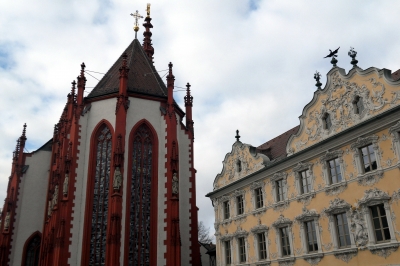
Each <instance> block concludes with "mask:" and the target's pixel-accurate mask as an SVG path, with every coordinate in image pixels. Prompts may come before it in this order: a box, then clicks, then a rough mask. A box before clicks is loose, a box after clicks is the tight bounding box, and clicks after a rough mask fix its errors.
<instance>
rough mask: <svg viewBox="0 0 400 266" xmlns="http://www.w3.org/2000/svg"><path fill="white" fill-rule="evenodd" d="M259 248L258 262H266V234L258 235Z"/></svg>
mask: <svg viewBox="0 0 400 266" xmlns="http://www.w3.org/2000/svg"><path fill="white" fill-rule="evenodd" d="M256 236H257V247H258V250H257V251H258V252H257V253H258V260H266V259H268V253H267V238H266V236H265V233H264V232H263V233H257V234H256Z"/></svg>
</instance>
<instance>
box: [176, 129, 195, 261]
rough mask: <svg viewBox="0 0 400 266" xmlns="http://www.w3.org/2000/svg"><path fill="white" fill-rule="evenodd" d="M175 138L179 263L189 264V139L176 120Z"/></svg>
mask: <svg viewBox="0 0 400 266" xmlns="http://www.w3.org/2000/svg"><path fill="white" fill-rule="evenodd" d="M177 139H178V144H179V225H180V233H181V242H182V247H181V264H182V265H190V263H189V261H190V257H191V250H190V249H189V247H190V245H191V243H190V227H191V226H190V225H191V220H190V217H191V215H190V214H191V213H190V202H189V201H190V198H191V196H192V195H191V194H192V193H191V192H190V191H189V189H190V188H191V187H192V185H191V183H190V180H189V178H190V177H191V172H190V158H189V156H190V150H189V149H190V139H189V136H188V135H187V134H186V133H185V130H184V129H181V125H180V123H179V122H178V131H177Z"/></svg>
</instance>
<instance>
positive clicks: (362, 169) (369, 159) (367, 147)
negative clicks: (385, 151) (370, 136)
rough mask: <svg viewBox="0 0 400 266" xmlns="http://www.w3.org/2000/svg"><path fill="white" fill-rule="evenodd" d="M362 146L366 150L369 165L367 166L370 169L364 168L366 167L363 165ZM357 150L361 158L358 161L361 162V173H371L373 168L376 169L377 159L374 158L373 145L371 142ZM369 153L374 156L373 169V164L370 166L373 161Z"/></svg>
mask: <svg viewBox="0 0 400 266" xmlns="http://www.w3.org/2000/svg"><path fill="white" fill-rule="evenodd" d="M370 147H371V149H372V153H371V152H370ZM364 148H366V150H367V156H368V164H369V165H370V166H369V167H370V170H368V171H366V170H365V168H366V167H365V162H364V156H365V155H364V153H363V151H362V150H363V149H364ZM358 152H359V154H360V155H359V156H360V158H361V160H360V163H361V171H362V173H363V174H367V173H371V172H373V171H375V170H378V159H377V158H376V153H375V149H374V145H373V144H372V143H371V144H368V145H365V146H362V147H360V148H358ZM371 154H374V156H375V163H376V168H375V169H373V166H372V163H373V162H372V160H371Z"/></svg>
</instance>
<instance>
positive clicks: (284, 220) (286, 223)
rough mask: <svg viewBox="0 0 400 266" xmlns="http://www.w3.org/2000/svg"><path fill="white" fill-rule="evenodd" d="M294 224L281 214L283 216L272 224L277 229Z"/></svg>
mask: <svg viewBox="0 0 400 266" xmlns="http://www.w3.org/2000/svg"><path fill="white" fill-rule="evenodd" d="M292 223H293V222H292V221H291V220H290V219H289V218H285V217H284V216H283V215H282V214H281V215H279V218H278V220H276V221H275V222H273V223H272V226H273V227H275V228H280V227H284V226H291V225H292Z"/></svg>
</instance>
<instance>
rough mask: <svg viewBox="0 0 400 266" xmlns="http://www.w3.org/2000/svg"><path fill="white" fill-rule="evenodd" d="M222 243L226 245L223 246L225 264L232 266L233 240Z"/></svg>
mask: <svg viewBox="0 0 400 266" xmlns="http://www.w3.org/2000/svg"><path fill="white" fill-rule="evenodd" d="M222 243H224V244H223V245H224V262H225V265H232V245H231V240H224V241H222ZM228 251H229V252H228ZM228 254H229V256H228ZM228 260H229V261H228Z"/></svg>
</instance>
